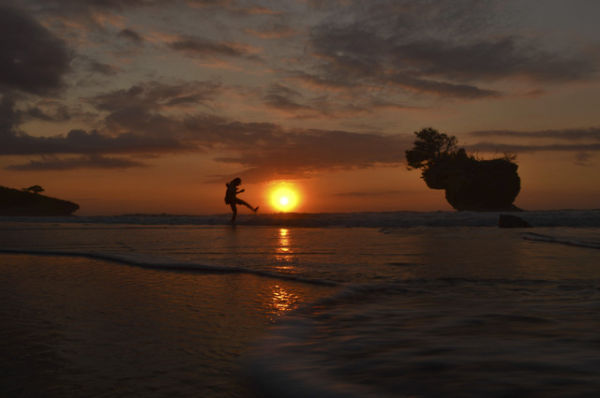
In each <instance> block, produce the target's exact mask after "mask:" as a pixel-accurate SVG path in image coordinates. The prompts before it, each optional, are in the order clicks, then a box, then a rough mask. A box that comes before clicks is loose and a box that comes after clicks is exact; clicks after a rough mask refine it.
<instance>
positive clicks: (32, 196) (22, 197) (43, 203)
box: [0, 185, 79, 217]
mask: <svg viewBox="0 0 600 398" xmlns="http://www.w3.org/2000/svg"><path fill="white" fill-rule="evenodd" d="M43 190H44V189H43V188H42V187H40V186H39V185H34V186H32V187H29V188H25V189H22V190H18V189H13V188H7V187H3V186H0V216H22V217H38V216H69V215H71V214H73V213H74V212H75V211H76V210H77V209H79V205H78V204H76V203H73V202H69V201H66V200H62V199H56V198H51V197H49V196H45V195H41V194H40V192H43Z"/></svg>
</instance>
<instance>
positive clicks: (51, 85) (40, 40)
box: [0, 6, 72, 94]
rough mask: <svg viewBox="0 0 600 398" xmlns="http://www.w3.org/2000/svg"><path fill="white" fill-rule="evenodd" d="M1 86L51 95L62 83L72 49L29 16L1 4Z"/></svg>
mask: <svg viewBox="0 0 600 398" xmlns="http://www.w3.org/2000/svg"><path fill="white" fill-rule="evenodd" d="M0 54H1V56H0V88H1V87H4V89H5V90H6V89H9V90H20V91H23V92H27V93H33V94H48V93H51V92H54V91H57V90H58V89H60V88H61V87H62V86H63V77H64V75H65V74H66V73H67V72H68V71H69V63H70V61H71V58H72V56H71V52H70V50H69V49H68V48H67V46H66V44H65V42H64V41H63V40H61V39H59V38H58V37H56V36H54V34H52V33H51V32H50V31H49V30H47V29H46V28H45V27H43V26H42V25H41V24H39V23H38V22H37V21H36V20H35V19H33V18H32V17H30V16H29V15H27V14H25V13H23V12H21V11H19V10H17V9H14V8H10V7H6V6H0Z"/></svg>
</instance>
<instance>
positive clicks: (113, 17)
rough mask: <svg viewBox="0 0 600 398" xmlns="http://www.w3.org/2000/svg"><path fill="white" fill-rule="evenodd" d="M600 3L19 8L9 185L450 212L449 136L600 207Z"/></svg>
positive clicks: (4, 84)
mask: <svg viewBox="0 0 600 398" xmlns="http://www.w3.org/2000/svg"><path fill="white" fill-rule="evenodd" d="M599 15H600V2H598V1H595V0H568V1H567V0H564V1H561V0H498V1H493V0H437V1H433V0H419V1H417V0H395V1H391V0H381V1H380V0H375V1H358V0H331V1H316V0H279V1H243V0H168V1H167V0H14V1H13V0H0V185H4V186H9V187H14V188H23V187H28V186H31V185H34V184H38V185H41V186H42V187H44V189H45V194H47V195H49V196H54V197H59V198H63V199H68V200H71V201H75V202H76V203H78V204H79V205H80V206H81V209H80V210H79V211H78V213H77V214H80V215H102V214H123V213H174V214H216V213H225V212H227V211H228V208H227V207H226V206H225V204H224V202H223V196H224V193H225V183H226V182H227V181H229V180H231V179H232V178H234V177H237V176H239V177H241V178H242V181H243V184H242V188H245V189H246V192H245V193H243V194H241V195H240V197H242V198H244V199H246V200H247V201H248V202H250V203H251V204H252V205H261V207H262V208H263V209H264V211H273V210H272V209H269V206H268V203H269V200H268V192H269V189H271V188H272V187H273V186H275V185H277V184H278V183H280V182H286V183H287V184H288V186H291V187H293V188H294V189H296V190H298V191H299V193H300V201H299V206H298V208H297V209H296V211H302V212H348V211H394V210H416V211H431V210H450V209H451V207H450V206H449V205H448V204H447V202H446V200H445V198H444V192H443V191H442V190H431V189H429V188H427V187H426V185H425V183H424V182H423V180H422V179H421V178H420V173H419V172H418V171H416V170H412V171H411V170H408V169H407V167H406V162H405V157H404V153H405V151H406V150H407V149H410V148H411V147H412V143H413V141H414V138H415V137H414V134H413V133H414V132H415V131H418V130H420V129H422V128H425V127H433V128H436V129H437V130H439V131H441V132H444V133H446V134H449V135H455V136H456V137H457V138H458V145H459V146H463V147H465V148H466V149H467V151H468V152H469V153H473V154H475V155H476V156H477V157H480V158H493V157H498V156H503V155H504V154H505V153H510V154H515V155H516V156H517V159H516V162H517V163H518V164H519V170H518V171H519V175H520V177H521V192H520V194H519V196H518V197H517V199H516V201H515V204H516V205H517V206H519V207H521V208H524V209H531V210H537V209H564V208H600V176H599V173H598V171H599V170H600V156H599V152H600V111H599V109H600V76H599V68H600V24H598V23H597V17H598V16H599Z"/></svg>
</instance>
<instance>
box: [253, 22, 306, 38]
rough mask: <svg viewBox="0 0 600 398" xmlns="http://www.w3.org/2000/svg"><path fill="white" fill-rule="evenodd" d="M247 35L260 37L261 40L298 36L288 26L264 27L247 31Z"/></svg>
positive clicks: (274, 25)
mask: <svg viewBox="0 0 600 398" xmlns="http://www.w3.org/2000/svg"><path fill="white" fill-rule="evenodd" d="M244 31H245V32H246V33H247V34H249V35H252V36H256V37H259V38H261V39H281V38H284V37H290V36H294V35H296V34H297V33H298V32H296V31H295V30H294V29H292V28H291V27H290V26H288V25H283V24H273V25H271V26H262V27H260V28H259V29H245V30H244Z"/></svg>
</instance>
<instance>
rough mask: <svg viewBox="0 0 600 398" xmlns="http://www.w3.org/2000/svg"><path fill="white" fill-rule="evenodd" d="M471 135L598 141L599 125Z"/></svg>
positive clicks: (489, 131)
mask: <svg viewBox="0 0 600 398" xmlns="http://www.w3.org/2000/svg"><path fill="white" fill-rule="evenodd" d="M468 134H469V135H470V136H473V137H501V138H518V139H520V138H537V139H548V138H550V139H558V140H569V141H574V140H595V141H600V127H589V128H580V129H564V130H540V131H515V130H485V131H473V132H470V133H468Z"/></svg>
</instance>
